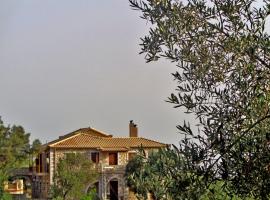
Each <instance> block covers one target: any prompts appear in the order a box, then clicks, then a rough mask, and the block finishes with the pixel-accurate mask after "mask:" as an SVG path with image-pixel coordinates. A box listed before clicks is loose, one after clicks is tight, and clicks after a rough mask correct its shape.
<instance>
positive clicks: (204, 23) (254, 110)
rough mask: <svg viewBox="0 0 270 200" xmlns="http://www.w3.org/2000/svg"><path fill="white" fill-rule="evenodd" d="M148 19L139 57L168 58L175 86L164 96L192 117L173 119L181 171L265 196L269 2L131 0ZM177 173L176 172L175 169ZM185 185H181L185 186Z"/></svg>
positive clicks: (269, 167)
mask: <svg viewBox="0 0 270 200" xmlns="http://www.w3.org/2000/svg"><path fill="white" fill-rule="evenodd" d="M130 4H131V6H132V8H133V9H135V10H139V11H140V12H141V17H142V18H143V19H145V20H147V21H148V23H150V25H151V27H150V30H149V34H148V35H146V36H145V37H143V38H142V44H141V45H142V51H141V53H143V54H145V59H146V62H152V61H157V60H159V59H160V58H166V59H168V60H169V61H171V62H174V63H175V65H176V66H177V68H178V69H177V71H176V72H175V73H173V77H174V79H175V80H176V81H177V88H176V92H175V93H174V94H171V95H170V97H169V99H168V101H169V102H170V103H173V104H174V107H175V108H184V109H185V111H186V113H188V114H189V113H191V114H192V115H193V116H195V117H196V119H197V121H198V124H197V126H198V130H194V129H192V128H190V126H189V123H188V122H185V123H184V124H183V125H178V126H177V128H178V129H179V131H180V132H181V134H183V136H184V137H183V138H184V139H183V140H182V141H180V147H179V148H178V150H179V152H180V153H181V156H183V158H184V159H185V160H186V162H185V163H184V164H185V165H187V167H186V170H187V171H192V173H193V172H194V173H196V174H197V175H198V179H200V180H201V181H202V182H203V183H204V184H203V185H204V187H203V190H205V189H207V188H209V186H210V185H211V184H213V183H216V182H217V181H222V183H223V184H222V187H223V189H224V191H227V193H228V194H229V195H230V194H231V193H232V194H237V195H239V196H241V197H242V198H246V197H247V196H252V197H254V198H258V199H267V198H268V197H269V193H270V190H269V187H270V151H269V148H270V146H269V145H270V126H269V123H270V110H269V106H270V79H269V77H270V40H269V34H268V33H267V31H266V29H265V28H266V22H267V20H268V16H269V14H270V1H269V0H264V1H260V2H259V3H257V2H256V1H255V0H208V1H207V0H186V1H181V0H142V1H139V0H130ZM175 173H178V172H175ZM191 185H192V183H191V184H190V185H187V187H186V189H187V190H189V189H190V186H191Z"/></svg>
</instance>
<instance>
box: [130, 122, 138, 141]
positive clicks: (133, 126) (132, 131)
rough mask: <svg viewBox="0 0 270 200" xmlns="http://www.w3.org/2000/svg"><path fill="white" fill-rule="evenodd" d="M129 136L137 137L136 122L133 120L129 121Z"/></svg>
mask: <svg viewBox="0 0 270 200" xmlns="http://www.w3.org/2000/svg"><path fill="white" fill-rule="evenodd" d="M129 137H138V127H137V124H134V123H133V120H130V122H129Z"/></svg>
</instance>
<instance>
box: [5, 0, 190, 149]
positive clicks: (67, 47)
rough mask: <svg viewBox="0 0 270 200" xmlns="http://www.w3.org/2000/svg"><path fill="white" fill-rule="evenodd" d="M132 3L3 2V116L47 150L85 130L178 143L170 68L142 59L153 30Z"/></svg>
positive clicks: (180, 115)
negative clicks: (131, 127)
mask: <svg viewBox="0 0 270 200" xmlns="http://www.w3.org/2000/svg"><path fill="white" fill-rule="evenodd" d="M139 14H140V13H139V12H137V11H134V10H132V9H131V8H130V7H129V3H128V1H127V0H114V1H99V0H76V1H74V0H0V86H1V92H0V116H2V119H3V121H4V122H5V123H6V124H11V125H12V124H17V125H22V126H23V127H24V128H25V129H26V131H27V132H30V133H31V138H32V139H34V138H39V139H40V140H41V141H42V142H43V143H44V142H46V141H50V140H52V139H56V138H58V137H59V136H60V135H63V134H66V133H69V132H71V131H73V130H76V129H79V128H83V127H89V126H91V127H93V128H96V129H98V130H101V131H105V132H107V133H110V134H113V135H114V136H120V137H122V136H128V123H129V120H131V119H132V120H134V122H135V123H137V124H138V127H139V135H140V136H143V137H146V138H150V139H154V140H158V141H160V142H164V143H174V144H177V143H178V141H179V140H180V138H181V136H180V135H179V133H177V129H176V125H177V124H182V122H183V120H184V119H188V118H187V116H186V115H185V114H183V112H181V110H179V109H174V108H173V105H171V104H169V103H166V102H165V100H166V98H167V96H169V95H170V93H171V92H173V91H174V88H175V85H176V83H175V82H174V81H173V77H172V76H171V73H172V72H174V71H175V70H176V67H175V66H174V65H172V64H171V63H169V61H166V60H164V61H159V62H155V63H151V64H146V63H145V60H144V55H139V54H138V53H139V51H140V47H139V43H140V37H143V36H144V35H145V34H146V33H147V31H148V26H147V24H146V22H145V21H144V20H142V19H141V18H139Z"/></svg>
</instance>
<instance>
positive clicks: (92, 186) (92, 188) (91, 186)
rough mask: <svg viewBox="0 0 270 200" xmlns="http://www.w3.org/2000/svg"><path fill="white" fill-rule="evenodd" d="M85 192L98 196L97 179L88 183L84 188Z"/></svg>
mask: <svg viewBox="0 0 270 200" xmlns="http://www.w3.org/2000/svg"><path fill="white" fill-rule="evenodd" d="M85 193H86V194H91V195H93V196H97V197H98V196H99V193H100V188H99V181H94V182H92V183H90V184H89V185H88V186H87V187H86V190H85Z"/></svg>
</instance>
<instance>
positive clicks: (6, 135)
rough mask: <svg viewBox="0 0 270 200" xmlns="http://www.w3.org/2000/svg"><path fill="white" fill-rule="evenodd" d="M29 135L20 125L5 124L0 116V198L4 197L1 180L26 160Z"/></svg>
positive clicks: (4, 179)
mask: <svg viewBox="0 0 270 200" xmlns="http://www.w3.org/2000/svg"><path fill="white" fill-rule="evenodd" d="M29 136H30V134H29V133H26V132H25V131H24V129H23V127H22V126H16V125H13V126H12V127H10V126H5V125H4V123H3V121H2V120H1V118H0V185H1V187H0V199H2V198H4V196H3V195H4V194H3V182H4V181H6V180H7V179H8V177H9V175H10V172H11V171H12V170H13V169H15V168H18V167H21V166H22V164H24V163H25V162H26V161H27V160H28V152H29V149H30V145H29Z"/></svg>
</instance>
